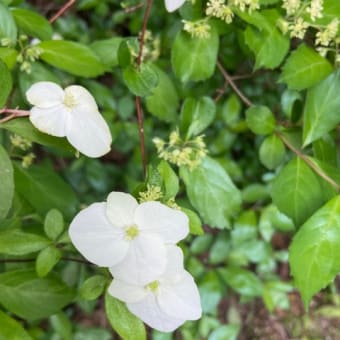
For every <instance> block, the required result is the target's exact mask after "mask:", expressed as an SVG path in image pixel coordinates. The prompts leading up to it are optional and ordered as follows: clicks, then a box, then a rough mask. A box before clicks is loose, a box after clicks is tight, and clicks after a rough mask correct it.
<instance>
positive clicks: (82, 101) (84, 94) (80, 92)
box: [65, 85, 98, 111]
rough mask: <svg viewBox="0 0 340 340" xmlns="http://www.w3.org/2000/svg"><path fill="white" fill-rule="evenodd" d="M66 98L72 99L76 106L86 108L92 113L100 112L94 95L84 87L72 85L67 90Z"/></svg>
mask: <svg viewBox="0 0 340 340" xmlns="http://www.w3.org/2000/svg"><path fill="white" fill-rule="evenodd" d="M65 97H66V98H67V97H71V98H72V99H73V100H74V102H75V103H76V106H84V107H85V108H88V109H91V110H92V111H98V106H97V103H96V101H95V99H94V98H93V96H92V94H91V93H90V92H89V91H87V90H86V89H85V88H84V87H82V86H79V85H71V86H68V87H66V88H65Z"/></svg>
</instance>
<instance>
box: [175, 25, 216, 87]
mask: <svg viewBox="0 0 340 340" xmlns="http://www.w3.org/2000/svg"><path fill="white" fill-rule="evenodd" d="M218 48H219V37H218V32H217V29H216V28H215V26H213V25H211V26H210V36H209V38H205V39H199V38H192V37H191V36H190V34H189V33H187V32H185V31H181V32H179V33H178V34H177V36H176V38H175V41H174V44H173V46H172V53H171V63H172V68H173V70H174V72H175V75H176V77H177V78H179V79H180V80H181V81H182V82H183V83H185V82H188V81H190V80H191V81H200V80H205V79H208V78H210V77H211V76H212V75H213V74H214V71H215V66H216V62H217V53H218Z"/></svg>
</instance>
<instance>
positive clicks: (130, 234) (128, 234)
mask: <svg viewBox="0 0 340 340" xmlns="http://www.w3.org/2000/svg"><path fill="white" fill-rule="evenodd" d="M138 234H139V230H138V227H137V226H136V225H132V226H130V227H127V228H126V229H125V238H126V239H127V240H129V241H131V240H133V239H134V238H136V237H137V236H138Z"/></svg>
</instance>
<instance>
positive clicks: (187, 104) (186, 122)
mask: <svg viewBox="0 0 340 340" xmlns="http://www.w3.org/2000/svg"><path fill="white" fill-rule="evenodd" d="M215 114H216V105H215V102H214V101H213V100H212V99H211V98H210V97H201V98H199V99H195V98H186V99H185V101H184V103H183V106H182V110H181V125H182V129H183V130H184V131H185V132H186V138H187V139H190V138H191V137H192V136H197V135H199V134H200V133H201V132H203V131H204V130H205V129H206V128H207V127H208V126H209V125H210V124H211V123H212V121H213V120H214V118H215Z"/></svg>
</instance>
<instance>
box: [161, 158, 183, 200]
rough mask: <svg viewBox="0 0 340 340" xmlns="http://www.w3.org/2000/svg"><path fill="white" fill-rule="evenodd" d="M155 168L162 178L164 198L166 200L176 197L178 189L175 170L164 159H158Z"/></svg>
mask: <svg viewBox="0 0 340 340" xmlns="http://www.w3.org/2000/svg"><path fill="white" fill-rule="evenodd" d="M157 170H158V172H159V173H160V175H161V176H162V179H163V184H164V191H165V195H164V199H165V200H168V199H170V198H174V197H176V195H177V193H178V191H179V179H178V177H177V175H176V173H175V171H174V170H173V169H172V167H171V166H170V165H169V163H168V162H166V161H164V160H162V161H160V163H159V164H158V166H157Z"/></svg>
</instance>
